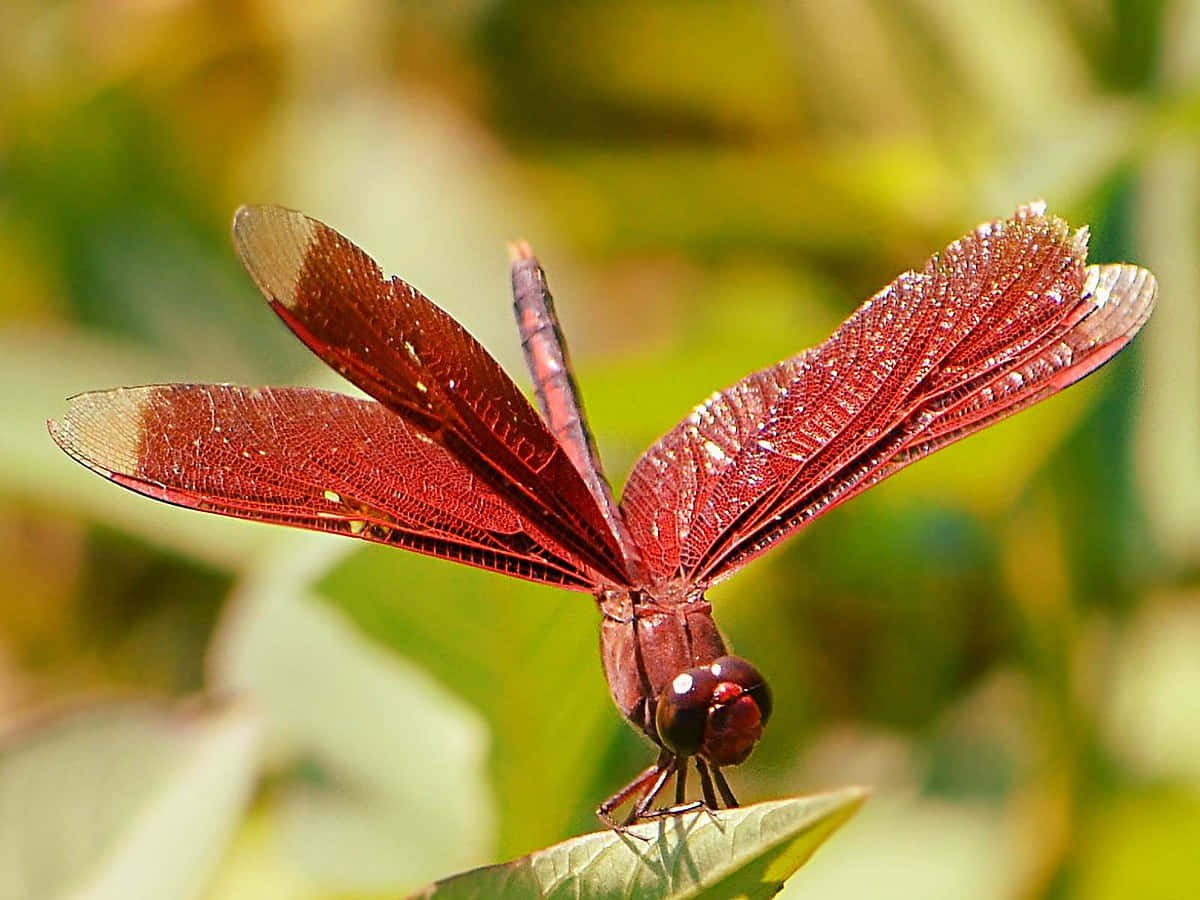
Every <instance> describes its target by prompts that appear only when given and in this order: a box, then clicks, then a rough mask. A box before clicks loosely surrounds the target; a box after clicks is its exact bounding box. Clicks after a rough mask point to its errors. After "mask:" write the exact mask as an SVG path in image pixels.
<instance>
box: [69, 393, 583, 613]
mask: <svg viewBox="0 0 1200 900" xmlns="http://www.w3.org/2000/svg"><path fill="white" fill-rule="evenodd" d="M50 433H51V435H52V436H53V437H54V440H55V441H56V442H57V443H58V445H59V446H60V447H62V448H63V450H65V451H66V452H67V453H69V454H70V455H71V456H72V457H74V458H75V459H77V460H78V461H80V462H81V463H83V464H84V465H86V466H88V467H89V468H91V469H93V470H94V471H96V472H98V473H100V474H101V475H103V476H105V477H106V478H109V479H111V480H112V481H114V482H116V483H117V484H119V485H121V486H122V487H126V488H129V489H131V490H134V491H137V492H138V493H141V494H145V495H147V496H149V497H153V498H155V499H157V500H165V501H166V502H168V503H174V504H176V505H178V506H186V507H190V508H192V509H201V510H206V511H208V512H216V513H221V514H223V515H227V516H235V517H237V518H242V519H252V520H255V521H259V522H275V523H279V524H284V525H293V526H297V527H300V528H309V529H313V530H318V531H329V532H334V533H337V534H345V535H349V536H352V537H358V538H361V539H363V540H368V541H375V542H377V543H381V544H391V545H393V546H398V547H406V548H408V549H410V550H415V551H417V552H418V553H426V554H429V555H431V556H438V557H442V558H444V559H453V560H457V561H458V562H463V563H467V564H469V565H473V566H479V567H480V568H484V569H492V570H495V571H499V572H504V573H507V574H509V575H515V576H517V577H518V578H526V579H529V580H531V581H541V582H546V583H550V584H557V585H561V586H563V587H568V588H572V589H575V590H592V589H593V587H594V584H593V578H592V577H591V575H590V573H588V572H586V571H585V570H583V569H582V568H580V567H579V566H578V565H576V564H575V563H573V562H572V556H571V554H570V553H569V552H568V551H567V550H566V549H564V548H563V547H561V546H560V545H559V544H558V543H557V542H556V541H554V540H553V539H552V538H550V537H549V536H548V535H546V534H545V533H544V532H542V531H540V530H539V529H538V528H537V527H536V526H535V525H533V524H532V523H531V522H529V521H528V520H527V519H525V518H524V517H522V516H521V515H520V514H519V513H517V512H515V511H514V510H513V508H512V507H511V506H510V505H509V504H508V503H507V502H506V501H505V500H504V499H503V498H501V497H499V496H497V495H496V493H495V492H494V491H492V490H491V489H490V488H489V487H488V486H487V485H485V484H483V483H481V482H480V479H479V478H477V477H476V476H475V475H474V474H473V473H472V472H471V471H470V470H468V469H467V468H466V467H465V466H463V465H462V464H461V463H460V462H458V461H457V460H456V459H455V458H454V457H453V456H451V455H450V454H449V453H448V452H447V451H446V450H445V449H444V448H442V447H440V446H438V445H437V444H435V443H433V441H432V440H431V439H430V438H428V437H427V436H426V435H425V434H423V433H422V432H421V431H419V430H418V429H416V428H414V427H412V426H411V425H409V424H407V423H406V422H405V421H404V420H403V419H401V418H400V416H398V415H396V414H395V413H393V412H391V411H390V410H388V409H387V408H386V407H384V406H382V405H381V404H379V403H376V402H374V401H371V400H358V399H355V398H352V397H347V396H344V395H342V394H334V393H329V392H326V391H318V390H312V389H304V388H245V387H234V386H231V385H209V384H172V385H161V386H151V387H137V388H120V389H117V390H112V391H98V392H96V393H90V394H81V395H80V396H78V397H75V398H73V399H72V400H71V405H70V407H69V408H68V410H67V414H66V416H65V417H64V418H63V420H62V422H61V423H56V422H51V423H50Z"/></svg>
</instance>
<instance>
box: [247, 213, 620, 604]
mask: <svg viewBox="0 0 1200 900" xmlns="http://www.w3.org/2000/svg"><path fill="white" fill-rule="evenodd" d="M233 231H234V241H235V243H236V245H237V248H238V252H239V253H240V254H241V257H242V260H243V262H244V263H245V265H246V268H247V269H248V270H249V271H250V274H251V275H252V276H253V278H254V280H255V282H257V284H258V286H259V288H260V289H261V290H262V291H263V293H264V294H265V295H266V296H267V297H268V298H269V299H270V300H271V304H272V307H273V308H274V309H275V311H276V312H277V313H278V314H279V316H280V317H281V318H282V319H283V320H284V322H286V323H287V325H288V327H289V328H291V329H292V331H294V332H295V333H296V335H297V336H298V337H299V338H300V339H301V340H302V341H304V343H305V344H307V345H308V346H309V347H310V348H311V349H312V350H313V352H315V353H316V354H317V355H318V356H320V357H321V358H322V359H323V360H325V362H327V363H329V365H331V366H332V367H333V368H334V369H336V370H337V371H338V372H339V373H341V374H342V375H344V376H345V377H346V378H347V379H349V380H350V381H351V382H353V383H354V384H356V385H358V387H360V388H362V389H363V390H364V391H366V392H367V393H369V394H370V395H371V396H373V397H375V398H376V399H378V400H379V401H380V402H382V403H383V404H384V405H385V406H387V407H388V408H389V409H391V410H393V411H395V412H396V413H398V414H400V415H401V416H403V417H404V419H405V420H406V421H408V422H409V423H411V424H412V425H414V426H416V427H417V428H418V429H419V430H421V431H422V432H424V433H425V434H427V435H428V436H429V437H431V438H432V439H433V440H434V441H435V442H437V443H438V444H440V445H441V446H443V447H445V448H446V449H447V450H448V451H449V452H450V454H451V455H452V456H454V457H455V458H456V459H457V460H458V461H459V462H460V463H461V465H462V466H463V467H464V468H465V469H466V470H468V471H470V472H472V473H474V474H475V475H476V476H477V478H478V479H479V481H480V482H482V483H483V484H484V485H487V486H488V487H489V488H491V490H492V491H493V492H494V493H496V494H498V495H500V496H501V497H502V498H503V499H504V500H505V501H506V502H507V503H508V504H509V505H510V506H511V507H512V508H513V509H514V510H515V511H516V512H518V513H519V514H520V515H521V516H522V517H523V518H524V519H525V520H526V521H528V522H530V523H532V524H534V525H536V527H537V528H538V529H540V530H541V532H542V533H543V534H546V533H552V534H554V535H556V537H557V538H558V540H559V541H560V543H561V544H562V545H564V547H565V548H566V550H568V551H569V552H570V554H571V555H573V556H574V557H576V558H577V559H579V560H581V561H582V562H583V563H584V564H585V565H586V567H587V568H590V569H591V570H593V571H594V572H595V573H597V574H598V575H599V576H600V577H599V579H598V580H605V581H610V582H614V583H618V584H626V583H628V581H629V575H628V573H627V572H626V568H625V563H624V560H623V556H622V554H621V550H620V548H619V546H618V544H617V540H616V538H615V537H614V535H613V534H612V532H611V530H610V528H609V526H608V525H607V524H606V522H605V520H604V517H603V515H602V514H601V511H600V510H599V508H598V507H597V505H596V502H595V500H594V499H593V498H592V496H591V494H590V493H589V492H588V489H587V486H586V485H585V484H584V481H583V479H582V478H581V476H580V474H579V472H578V471H576V469H575V467H574V466H573V465H572V463H571V461H570V460H569V459H568V457H567V455H566V453H565V452H564V451H563V449H562V447H561V446H560V445H559V444H558V442H557V441H556V440H555V438H554V436H553V435H552V434H551V433H550V431H549V430H548V429H547V428H546V426H545V424H544V423H543V422H542V419H541V418H540V417H539V416H538V413H537V411H536V410H534V408H533V407H532V406H530V404H529V402H528V401H527V400H526V399H525V397H524V396H523V395H522V394H521V392H520V391H519V390H518V389H517V387H516V385H515V384H513V382H512V380H511V379H510V378H509V377H508V376H507V375H506V374H505V373H504V371H503V370H502V369H501V368H500V366H499V365H498V364H497V363H496V361H495V360H494V359H493V358H492V357H491V356H490V355H489V354H488V352H487V351H486V350H485V349H484V348H483V347H482V346H481V345H480V344H479V343H478V342H477V341H476V340H475V339H474V338H472V337H471V336H470V335H469V334H467V332H466V331H465V330H464V329H463V328H462V326H461V325H459V324H458V323H457V322H455V321H454V320H453V319H452V318H451V317H450V316H449V315H447V314H446V313H445V312H444V311H443V310H441V309H440V308H439V307H437V306H435V305H434V304H433V303H432V302H431V301H430V300H429V299H428V298H426V297H425V296H423V295H422V294H421V293H420V292H419V291H417V290H416V289H414V288H413V287H411V286H410V285H408V284H406V283H405V282H404V281H401V280H400V279H399V278H391V279H385V278H384V277H383V273H382V271H381V270H380V268H379V266H378V265H376V263H375V262H374V261H373V260H372V259H371V258H370V257H369V256H367V255H366V254H365V253H364V252H363V251H362V250H360V249H359V248H358V247H356V246H355V245H354V244H352V243H351V242H350V241H348V240H346V239H345V238H344V237H342V236H341V235H340V234H338V233H337V232H336V231H334V230H333V229H331V228H329V227H328V226H326V225H323V224H322V223H320V222H317V221H316V220H314V219H310V218H308V217H306V216H303V215H301V214H300V213H297V212H292V211H291V210H285V209H282V208H280V207H274V206H262V207H243V208H242V209H241V210H239V211H238V214H237V216H236V218H235V219H234V228H233ZM421 477H423V478H424V477H425V476H421ZM579 568H584V566H583V565H581V566H579Z"/></svg>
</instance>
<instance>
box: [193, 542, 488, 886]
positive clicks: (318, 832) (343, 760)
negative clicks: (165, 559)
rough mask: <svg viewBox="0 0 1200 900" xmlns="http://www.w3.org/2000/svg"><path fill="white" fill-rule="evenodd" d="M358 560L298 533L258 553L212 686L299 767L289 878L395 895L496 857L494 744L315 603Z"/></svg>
mask: <svg viewBox="0 0 1200 900" xmlns="http://www.w3.org/2000/svg"><path fill="white" fill-rule="evenodd" d="M353 549H354V545H353V544H352V543H351V542H349V541H336V540H331V539H329V538H328V536H325V535H318V534H311V533H302V532H290V533H288V534H287V535H286V538H285V539H283V540H281V541H280V542H278V543H277V544H276V545H275V546H274V547H273V548H272V550H271V552H270V553H265V554H263V555H262V556H261V558H260V559H259V561H258V562H257V564H256V565H255V566H254V567H253V568H252V570H251V571H250V572H249V573H248V575H247V577H246V578H245V579H244V580H243V581H242V582H241V584H240V585H239V587H238V589H237V591H236V593H235V596H234V602H233V604H231V606H230V607H229V609H228V612H227V615H226V617H225V619H224V621H223V623H222V626H221V628H220V630H219V631H218V634H217V637H216V640H215V642H214V646H213V651H212V655H211V657H210V667H209V669H210V681H211V684H212V685H213V686H214V687H216V688H217V689H219V690H221V691H230V692H236V693H238V694H240V695H244V696H247V697H249V698H250V699H251V700H252V701H253V702H254V703H255V705H256V707H257V708H258V709H261V710H262V713H263V716H264V719H265V721H266V724H267V735H268V739H269V742H270V744H271V746H272V750H274V751H275V753H274V754H273V755H274V757H275V759H277V760H286V761H287V762H289V763H292V764H293V765H292V766H291V767H290V768H287V771H290V772H291V773H292V777H290V778H289V779H288V780H287V781H286V782H285V783H283V784H282V785H281V787H280V794H281V796H282V802H281V803H280V805H279V810H278V815H279V817H280V818H279V825H280V830H281V836H282V839H283V840H282V843H283V845H284V846H285V847H286V850H287V852H288V855H289V857H290V859H291V862H292V863H293V864H294V867H295V868H296V869H297V870H298V871H301V872H303V873H304V874H305V875H307V876H309V877H311V878H312V879H313V880H314V881H315V882H316V883H317V884H318V885H319V886H321V887H322V888H331V889H336V890H341V891H346V890H357V891H369V890H392V891H394V890H397V889H401V888H411V887H412V886H413V885H418V884H421V883H423V882H424V881H426V880H428V879H429V878H432V877H434V875H436V874H437V873H439V872H445V871H447V870H453V869H456V868H459V867H462V866H469V865H473V864H477V863H478V862H480V861H482V860H486V859H488V858H490V856H491V847H490V844H491V839H492V818H493V816H492V805H491V791H490V788H489V784H488V780H487V773H486V761H487V745H488V735H487V729H486V727H485V726H484V723H483V722H481V721H480V718H479V716H478V715H477V714H476V713H475V712H474V711H473V710H471V709H470V708H469V707H468V706H467V705H466V704H464V703H463V702H462V701H461V700H459V699H458V698H457V697H455V696H454V695H453V694H451V693H450V692H448V691H447V690H445V689H444V688H443V687H442V686H441V685H439V684H438V683H437V682H435V681H434V680H433V679H432V678H431V677H430V676H429V675H428V674H426V673H425V672H423V671H422V670H421V669H419V668H418V667H416V666H414V665H413V664H411V663H409V662H408V661H407V660H405V659H403V658H401V657H399V656H396V655H395V654H392V653H390V652H388V651H387V649H386V648H384V647H381V646H379V645H378V644H376V643H374V642H372V641H370V640H368V639H367V638H365V637H364V636H363V635H362V634H360V633H359V632H358V631H357V630H355V628H354V627H353V625H352V624H351V623H350V622H348V621H347V620H346V619H345V617H343V616H342V615H340V614H339V613H338V611H337V610H336V609H334V608H332V607H330V606H328V605H327V604H324V603H321V602H320V601H319V600H317V599H316V598H315V597H314V596H313V595H312V594H311V593H310V592H309V590H308V587H307V586H308V585H309V584H310V583H311V581H312V580H313V579H314V578H315V577H316V576H317V575H319V574H320V573H322V572H323V571H325V569H326V568H327V567H328V566H329V565H330V564H331V563H332V561H333V560H335V559H337V558H339V557H340V556H341V555H344V554H346V553H347V552H349V551H352V550H353ZM297 763H299V765H295V764H297ZM281 768H284V767H281Z"/></svg>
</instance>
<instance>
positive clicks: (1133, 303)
mask: <svg viewBox="0 0 1200 900" xmlns="http://www.w3.org/2000/svg"><path fill="white" fill-rule="evenodd" d="M1083 295H1084V297H1085V298H1090V299H1091V302H1092V303H1094V304H1095V305H1096V314H1095V315H1093V316H1091V317H1089V319H1088V320H1085V321H1087V322H1090V321H1091V320H1096V321H1095V327H1096V328H1097V329H1098V332H1097V339H1098V340H1101V341H1111V340H1117V339H1123V341H1122V342H1123V343H1124V342H1127V341H1128V340H1129V339H1130V338H1132V337H1133V336H1134V335H1135V334H1137V332H1138V330H1139V329H1141V327H1142V326H1143V325H1145V324H1146V320H1147V319H1149V318H1150V313H1151V312H1153V311H1154V303H1155V300H1156V299H1157V298H1158V280H1157V279H1156V278H1155V277H1154V273H1152V272H1151V271H1150V270H1149V269H1143V268H1142V267H1141V266H1135V265H1132V264H1130V263H1105V264H1103V265H1093V266H1088V267H1087V268H1086V269H1085V270H1084V280H1083Z"/></svg>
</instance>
